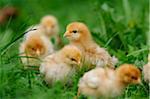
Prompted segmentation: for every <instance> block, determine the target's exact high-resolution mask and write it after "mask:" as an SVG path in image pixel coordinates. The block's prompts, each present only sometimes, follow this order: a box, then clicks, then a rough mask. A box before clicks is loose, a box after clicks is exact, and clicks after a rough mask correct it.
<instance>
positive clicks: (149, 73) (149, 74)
mask: <svg viewBox="0 0 150 99" xmlns="http://www.w3.org/2000/svg"><path fill="white" fill-rule="evenodd" d="M143 74H144V80H145V81H147V82H149V83H150V54H149V55H148V63H147V64H146V65H144V66H143Z"/></svg>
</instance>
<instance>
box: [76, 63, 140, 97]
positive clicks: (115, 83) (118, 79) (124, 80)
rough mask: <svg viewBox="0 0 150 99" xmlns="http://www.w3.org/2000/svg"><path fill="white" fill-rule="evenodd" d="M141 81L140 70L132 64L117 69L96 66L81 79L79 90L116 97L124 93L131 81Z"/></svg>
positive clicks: (85, 93)
mask: <svg viewBox="0 0 150 99" xmlns="http://www.w3.org/2000/svg"><path fill="white" fill-rule="evenodd" d="M139 82H140V72H139V70H138V69H137V68H135V67H134V66H131V65H127V64H125V65H122V66H121V67H119V68H118V69H117V70H116V71H115V70H112V69H108V68H106V69H104V68H95V69H93V70H91V71H89V72H87V73H85V74H84V76H83V77H82V78H81V79H80V81H79V84H78V87H79V92H81V93H82V94H84V95H87V96H94V97H100V96H101V97H107V98H108V97H115V96H118V95H120V94H121V93H122V91H123V89H124V88H125V87H126V86H127V85H128V84H130V83H134V84H136V83H139Z"/></svg>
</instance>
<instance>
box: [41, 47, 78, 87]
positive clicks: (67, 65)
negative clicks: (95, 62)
mask: <svg viewBox="0 0 150 99" xmlns="http://www.w3.org/2000/svg"><path fill="white" fill-rule="evenodd" d="M80 60H81V51H80V50H79V49H78V48H77V47H75V46H72V45H67V46H65V47H64V48H62V49H61V50H60V51H58V52H56V53H53V54H51V55H49V56H47V57H46V58H45V59H44V61H43V62H42V64H41V66H40V72H41V73H42V74H43V75H44V79H45V81H46V82H47V83H48V84H52V83H53V82H56V81H62V82H64V81H68V80H69V77H70V76H72V75H73V74H74V73H75V71H76V69H77V68H78V66H79V64H80Z"/></svg>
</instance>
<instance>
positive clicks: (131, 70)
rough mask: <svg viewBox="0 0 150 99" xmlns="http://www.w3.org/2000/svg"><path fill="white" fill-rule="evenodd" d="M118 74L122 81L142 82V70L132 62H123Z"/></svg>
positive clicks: (130, 82)
mask: <svg viewBox="0 0 150 99" xmlns="http://www.w3.org/2000/svg"><path fill="white" fill-rule="evenodd" d="M117 74H118V76H119V79H120V81H122V82H123V83H124V84H140V83H141V78H140V76H141V72H140V70H139V69H138V68H137V67H136V66H134V65H131V64H123V65H121V66H120V67H119V68H118V69H117Z"/></svg>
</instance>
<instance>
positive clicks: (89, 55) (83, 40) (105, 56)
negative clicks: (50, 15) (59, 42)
mask: <svg viewBox="0 0 150 99" xmlns="http://www.w3.org/2000/svg"><path fill="white" fill-rule="evenodd" d="M64 36H65V37H66V38H68V39H69V41H70V43H71V44H72V45H75V46H77V47H78V48H79V49H80V50H81V51H82V53H83V55H84V59H85V61H86V62H89V63H90V64H92V65H96V66H97V67H104V66H108V67H113V66H114V65H115V64H116V63H117V61H118V60H117V59H116V58H115V57H111V56H110V55H109V53H108V52H107V51H106V50H105V49H104V48H101V47H100V46H99V45H97V44H96V43H95V42H94V40H93V39H92V36H91V33H90V31H89V29H88V27H87V26H86V25H85V24H84V23H81V22H72V23H70V24H69V25H68V26H67V28H66V32H65V34H64Z"/></svg>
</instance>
